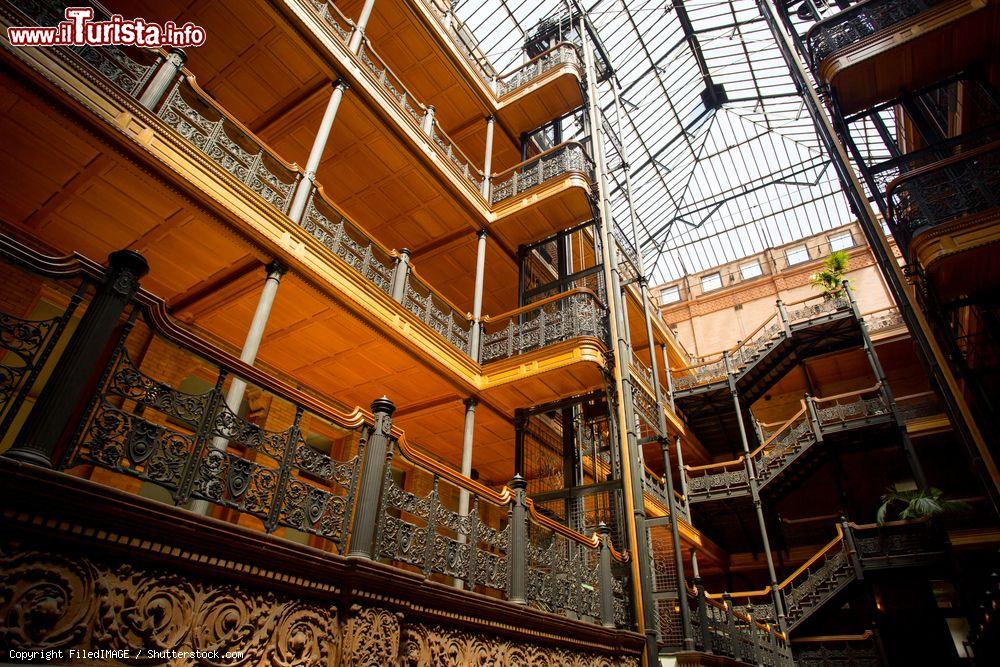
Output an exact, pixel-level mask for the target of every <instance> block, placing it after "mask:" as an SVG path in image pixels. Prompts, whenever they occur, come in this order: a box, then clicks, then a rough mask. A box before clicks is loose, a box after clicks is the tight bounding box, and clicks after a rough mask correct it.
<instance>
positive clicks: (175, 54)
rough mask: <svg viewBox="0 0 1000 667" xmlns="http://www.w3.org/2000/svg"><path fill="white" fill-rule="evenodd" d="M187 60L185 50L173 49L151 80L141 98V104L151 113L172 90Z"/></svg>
mask: <svg viewBox="0 0 1000 667" xmlns="http://www.w3.org/2000/svg"><path fill="white" fill-rule="evenodd" d="M186 60H187V54H186V53H184V50H183V49H171V50H170V52H169V53H168V54H167V57H166V58H164V59H163V61H162V62H161V63H160V66H159V69H157V70H156V74H154V75H153V78H152V79H150V81H149V85H148V86H146V90H144V91H142V95H140V96H139V104H141V105H142V106H144V107H146V108H147V109H149V110H150V111H153V110H155V109H156V107H157V106H159V104H160V101H161V100H162V99H163V96H164V95H166V94H167V91H168V90H170V86H171V85H172V84H173V83H174V81H175V80H176V79H177V77H178V75H180V74H181V70H182V69H183V67H184V62H185V61H186Z"/></svg>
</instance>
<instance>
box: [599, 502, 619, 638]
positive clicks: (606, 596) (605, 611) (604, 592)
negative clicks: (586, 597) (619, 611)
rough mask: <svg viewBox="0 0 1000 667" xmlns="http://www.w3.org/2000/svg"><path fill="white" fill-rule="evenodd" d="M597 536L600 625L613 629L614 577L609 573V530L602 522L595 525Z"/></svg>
mask: <svg viewBox="0 0 1000 667" xmlns="http://www.w3.org/2000/svg"><path fill="white" fill-rule="evenodd" d="M597 536H598V538H599V539H600V540H601V545H600V549H601V555H600V562H599V565H598V567H599V568H600V569H599V571H598V577H599V579H600V582H599V583H600V586H601V625H603V626H604V627H606V628H613V627H615V601H614V596H613V593H614V590H613V587H614V575H613V574H612V572H611V529H610V528H609V527H608V525H607V524H606V523H604V522H603V521H602V522H601V523H599V524H598V525H597Z"/></svg>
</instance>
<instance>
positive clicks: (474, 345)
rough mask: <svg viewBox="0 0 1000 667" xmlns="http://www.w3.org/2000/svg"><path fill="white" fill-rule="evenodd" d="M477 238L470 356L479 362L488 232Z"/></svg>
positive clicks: (482, 231) (478, 233) (479, 234)
mask: <svg viewBox="0 0 1000 667" xmlns="http://www.w3.org/2000/svg"><path fill="white" fill-rule="evenodd" d="M476 236H477V237H479V241H478V243H477V244H476V291H475V293H474V294H473V296H472V332H471V334H470V344H469V356H471V357H472V358H473V359H474V360H476V361H479V359H480V356H481V355H480V345H481V344H482V335H483V331H482V324H481V322H480V320H482V317H483V286H484V283H485V280H486V236H487V233H486V230H485V229H481V230H479V231H478V232H477V233H476Z"/></svg>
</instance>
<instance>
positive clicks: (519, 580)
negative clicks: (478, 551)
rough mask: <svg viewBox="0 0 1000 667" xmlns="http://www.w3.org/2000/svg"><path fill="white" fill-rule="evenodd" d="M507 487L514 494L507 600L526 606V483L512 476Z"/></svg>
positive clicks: (511, 508) (511, 506)
mask: <svg viewBox="0 0 1000 667" xmlns="http://www.w3.org/2000/svg"><path fill="white" fill-rule="evenodd" d="M507 486H509V487H510V489H511V490H512V491H513V492H514V497H513V499H511V503H510V555H509V558H510V576H509V577H508V579H507V581H508V584H507V585H508V586H509V588H508V590H507V600H508V601H509V602H513V603H515V604H526V603H527V601H528V599H527V595H526V593H525V588H526V582H527V576H528V572H527V570H528V508H527V505H525V503H524V499H525V497H526V496H527V488H528V481H527V480H526V479H524V478H523V477H521V476H520V475H514V479H512V480H511V481H510V484H508V485H507Z"/></svg>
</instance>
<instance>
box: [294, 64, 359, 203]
mask: <svg viewBox="0 0 1000 667" xmlns="http://www.w3.org/2000/svg"><path fill="white" fill-rule="evenodd" d="M346 90H347V83H346V82H345V81H344V80H343V79H339V80H338V81H337V82H336V83H334V84H333V90H332V92H331V93H330V99H329V100H328V101H327V103H326V109H325V110H324V111H323V119H322V120H321V121H320V123H319V129H318V130H316V137H315V138H314V139H313V145H312V148H311V149H310V150H309V158H308V159H307V160H306V169H305V177H304V178H303V179H301V180H300V181H299V183H298V185H297V186H296V187H295V196H294V197H293V198H292V205H291V206H289V207H288V217H289V218H291V220H292V222H296V223H298V222H302V216H303V214H304V213H305V211H306V203H307V202H308V201H309V193H311V192H312V188H313V183H314V182H315V180H316V170H317V169H319V163H320V162H321V161H322V159H323V151H324V150H326V142H327V140H329V138H330V130H331V129H332V128H333V121H334V119H335V118H336V117H337V110H338V109H340V102H341V100H343V99H344V91H346Z"/></svg>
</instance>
